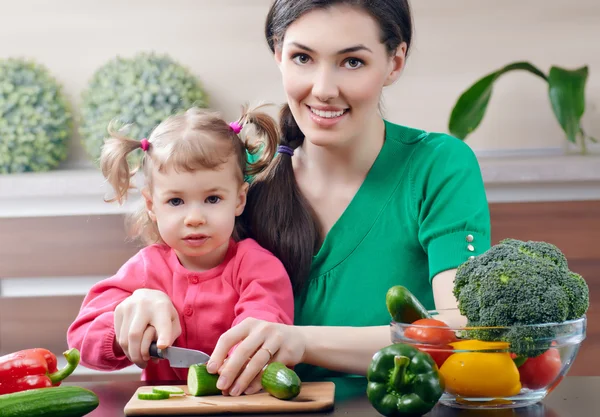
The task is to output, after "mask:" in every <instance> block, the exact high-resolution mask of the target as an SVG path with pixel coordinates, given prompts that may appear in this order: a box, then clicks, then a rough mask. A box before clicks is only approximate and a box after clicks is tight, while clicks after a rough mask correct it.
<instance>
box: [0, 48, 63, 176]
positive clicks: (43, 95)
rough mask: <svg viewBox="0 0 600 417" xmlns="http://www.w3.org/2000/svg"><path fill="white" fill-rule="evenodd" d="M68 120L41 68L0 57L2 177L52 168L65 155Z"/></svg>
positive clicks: (56, 87)
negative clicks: (3, 175)
mask: <svg viewBox="0 0 600 417" xmlns="http://www.w3.org/2000/svg"><path fill="white" fill-rule="evenodd" d="M71 133H72V116H71V111H70V109H69V105H68V102H67V99H66V98H65V96H64V95H63V93H62V87H61V85H60V84H59V83H58V82H57V81H56V80H55V79H54V78H53V77H52V76H51V74H50V72H49V71H48V69H47V68H45V67H44V66H42V65H40V64H38V63H36V62H34V61H32V60H26V59H21V58H7V59H0V174H10V173H19V172H42V171H49V170H52V169H54V168H56V167H57V166H58V165H59V164H60V163H61V162H62V161H63V160H65V159H66V157H67V154H68V142H69V139H70V138H71Z"/></svg>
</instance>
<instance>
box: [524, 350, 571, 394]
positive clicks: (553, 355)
mask: <svg viewBox="0 0 600 417" xmlns="http://www.w3.org/2000/svg"><path fill="white" fill-rule="evenodd" d="M561 367H562V364H561V361H560V354H559V353H558V350H557V349H553V348H551V349H548V350H547V351H546V352H544V353H542V354H541V355H539V356H536V357H535V358H529V359H527V360H526V361H525V363H524V364H523V365H521V366H520V367H519V374H520V375H521V384H522V385H523V387H524V388H529V389H540V388H544V387H548V386H549V385H550V384H551V383H552V382H553V381H554V380H555V379H556V378H557V377H558V374H560V369H561Z"/></svg>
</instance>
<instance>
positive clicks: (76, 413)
mask: <svg viewBox="0 0 600 417" xmlns="http://www.w3.org/2000/svg"><path fill="white" fill-rule="evenodd" d="M98 404H99V400H98V396H97V395H96V394H94V393H93V392H92V391H90V390H87V389H85V388H81V387H76V386H59V387H48V388H35V389H30V390H26V391H20V392H15V393H12V394H4V395H0V416H2V417H81V416H84V415H86V414H88V413H90V412H91V411H93V410H94V409H95V408H96V407H98Z"/></svg>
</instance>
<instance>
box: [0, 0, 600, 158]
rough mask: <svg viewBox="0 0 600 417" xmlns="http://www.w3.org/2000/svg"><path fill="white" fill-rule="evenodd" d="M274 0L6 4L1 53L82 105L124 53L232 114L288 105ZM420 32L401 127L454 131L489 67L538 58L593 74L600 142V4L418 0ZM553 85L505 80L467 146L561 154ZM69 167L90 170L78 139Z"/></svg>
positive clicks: (398, 104) (398, 98)
mask: <svg viewBox="0 0 600 417" xmlns="http://www.w3.org/2000/svg"><path fill="white" fill-rule="evenodd" d="M270 3H271V1H270V0H170V1H166V0H162V1H161V0H128V1H118V0H104V1H92V0H54V1H51V2H50V1H46V0H3V1H2V2H1V4H0V57H8V56H25V57H29V58H34V59H36V60H37V61H39V62H41V63H43V64H45V65H46V66H47V67H48V68H49V69H50V70H51V71H52V72H53V74H55V76H56V77H57V78H58V79H59V80H60V81H61V82H62V83H63V85H64V89H65V91H66V93H67V94H68V95H69V97H70V99H71V100H72V102H73V103H74V104H75V105H76V104H77V103H79V97H80V93H81V91H82V89H83V88H84V87H85V83H86V82H87V81H88V80H89V78H90V77H91V75H92V73H93V72H94V71H95V69H97V68H98V67H99V66H100V65H102V64H103V63H105V62H106V61H107V60H109V59H111V58H112V57H114V56H115V55H116V54H121V55H124V56H130V55H133V54H134V53H135V52H138V51H142V50H156V51H158V52H165V53H168V54H170V55H171V56H172V57H173V58H175V59H176V60H178V61H179V62H180V63H182V64H184V65H186V66H188V67H189V68H190V69H191V70H192V71H193V72H194V73H195V74H197V75H198V76H199V77H200V79H201V80H202V82H203V83H204V84H205V86H206V89H207V90H208V92H209V93H210V95H211V104H212V106H213V107H215V108H217V109H219V110H222V111H223V112H224V113H225V115H226V116H227V117H229V118H234V117H236V116H237V111H238V109H239V105H240V104H241V103H242V102H244V101H253V100H268V101H273V102H276V103H281V102H282V101H283V98H284V97H283V93H282V89H281V85H280V78H279V74H278V71H277V68H276V66H275V65H274V64H273V62H272V58H271V56H270V52H269V50H268V48H267V46H266V43H265V41H264V39H263V23H264V17H265V15H266V11H267V10H268V7H269V5H270ZM412 3H413V8H414V14H415V28H416V35H415V39H414V45H413V46H414V49H413V50H412V54H411V56H410V59H409V61H408V67H407V68H406V71H405V74H404V76H403V77H402V78H401V80H400V81H399V82H398V83H397V85H395V86H393V87H391V88H390V89H389V90H388V91H387V93H386V97H385V108H386V116H387V117H388V118H389V119H391V120H392V121H395V122H398V123H403V124H408V125H412V126H416V127H420V128H424V129H428V130H442V131H445V130H446V126H447V121H448V116H449V114H450V111H451V108H452V106H453V104H454V102H455V100H456V99H457V97H458V96H459V95H460V93H461V92H462V91H463V90H464V89H465V88H466V87H467V86H468V85H470V84H471V83H472V82H474V81H475V80H476V79H478V78H479V77H481V76H483V75H484V74H486V73H487V72H489V71H492V70H495V69H497V68H499V67H501V66H503V65H505V64H507V63H509V62H513V61H517V60H529V61H531V62H532V63H533V64H535V65H537V66H538V67H540V68H541V69H542V70H543V71H545V72H547V71H548V69H549V67H550V66H551V65H559V66H563V67H569V68H575V67H579V66H582V65H585V64H587V65H589V66H590V78H589V81H588V88H587V94H588V105H589V106H588V112H587V114H586V116H585V119H584V120H585V124H584V126H585V127H586V128H587V130H588V131H589V132H590V133H592V134H594V135H595V136H597V137H600V46H598V40H599V39H600V1H598V0H526V1H524V0H502V1H495V0H413V2H412ZM546 90H547V86H546V85H545V84H544V82H543V81H542V80H541V79H538V78H537V77H534V76H533V75H531V74H528V73H511V74H508V75H506V76H505V77H504V78H503V79H501V80H500V82H499V83H498V84H497V87H496V90H495V94H494V96H493V98H492V102H491V104H490V108H489V112H488V114H487V116H486V118H485V119H484V123H483V124H482V126H481V127H480V129H479V130H478V131H477V132H476V133H475V134H473V135H472V136H471V137H469V140H468V143H469V144H470V145H471V146H472V147H473V148H474V149H475V150H476V151H481V152H484V153H487V152H492V153H493V151H494V150H510V149H515V148H520V149H523V148H527V149H537V148H554V147H561V146H563V143H565V142H564V136H563V133H562V130H561V129H560V127H559V126H558V124H557V122H556V120H555V118H554V116H553V114H552V112H551V109H550V104H549V101H548V98H547V92H546ZM72 148H73V149H72V155H71V157H70V160H69V164H71V165H80V164H85V163H86V159H85V156H84V155H83V152H82V150H81V147H80V146H79V143H78V138H77V137H75V138H73V147H72Z"/></svg>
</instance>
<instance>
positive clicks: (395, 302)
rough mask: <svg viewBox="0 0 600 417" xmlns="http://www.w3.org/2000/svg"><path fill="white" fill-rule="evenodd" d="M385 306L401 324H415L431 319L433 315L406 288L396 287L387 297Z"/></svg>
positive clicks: (391, 289) (390, 290) (392, 288)
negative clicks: (418, 321)
mask: <svg viewBox="0 0 600 417" xmlns="http://www.w3.org/2000/svg"><path fill="white" fill-rule="evenodd" d="M385 305H386V306H387V309H388V311H389V313H390V315H391V316H392V319H393V320H394V321H396V322H399V323H414V322H415V321H417V320H420V319H430V318H431V314H429V312H428V311H427V309H426V308H425V307H423V304H421V303H420V302H419V300H417V297H415V296H414V295H413V294H412V293H411V292H410V291H409V290H408V289H407V288H406V287H403V286H402V285H395V286H393V287H391V288H390V289H389V290H388V291H387V294H386V295H385Z"/></svg>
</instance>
